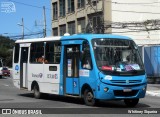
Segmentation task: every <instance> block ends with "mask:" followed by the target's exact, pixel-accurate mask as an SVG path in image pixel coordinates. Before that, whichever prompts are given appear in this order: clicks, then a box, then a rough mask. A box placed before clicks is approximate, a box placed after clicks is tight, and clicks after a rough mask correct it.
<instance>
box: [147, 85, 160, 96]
mask: <svg viewBox="0 0 160 117" xmlns="http://www.w3.org/2000/svg"><path fill="white" fill-rule="evenodd" d="M146 95H150V96H157V97H160V84H147V92H146Z"/></svg>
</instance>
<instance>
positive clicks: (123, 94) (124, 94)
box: [114, 90, 138, 97]
mask: <svg viewBox="0 0 160 117" xmlns="http://www.w3.org/2000/svg"><path fill="white" fill-rule="evenodd" d="M137 93H138V90H133V91H131V92H124V91H123V90H114V95H115V96H119V97H129V96H135V95H136V94H137Z"/></svg>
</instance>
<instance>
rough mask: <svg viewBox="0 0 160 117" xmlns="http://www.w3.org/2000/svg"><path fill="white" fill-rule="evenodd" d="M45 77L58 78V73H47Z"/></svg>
mask: <svg viewBox="0 0 160 117" xmlns="http://www.w3.org/2000/svg"><path fill="white" fill-rule="evenodd" d="M47 78H51V79H58V74H47Z"/></svg>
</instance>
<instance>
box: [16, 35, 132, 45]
mask: <svg viewBox="0 0 160 117" xmlns="http://www.w3.org/2000/svg"><path fill="white" fill-rule="evenodd" d="M93 38H113V39H128V40H130V39H131V38H129V37H126V36H120V35H113V34H74V35H70V36H55V37H53V36H52V37H46V38H34V39H23V40H22V39H21V40H17V41H16V42H15V43H30V42H43V41H54V40H73V39H86V40H91V39H93Z"/></svg>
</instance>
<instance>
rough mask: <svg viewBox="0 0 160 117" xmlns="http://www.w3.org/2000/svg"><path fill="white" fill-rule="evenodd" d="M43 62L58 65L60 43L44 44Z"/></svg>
mask: <svg viewBox="0 0 160 117" xmlns="http://www.w3.org/2000/svg"><path fill="white" fill-rule="evenodd" d="M45 54H46V56H45V60H44V63H46V64H47V63H50V64H59V63H60V55H61V43H60V42H59V41H56V42H46V49H45Z"/></svg>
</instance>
